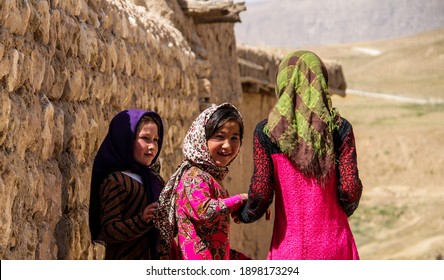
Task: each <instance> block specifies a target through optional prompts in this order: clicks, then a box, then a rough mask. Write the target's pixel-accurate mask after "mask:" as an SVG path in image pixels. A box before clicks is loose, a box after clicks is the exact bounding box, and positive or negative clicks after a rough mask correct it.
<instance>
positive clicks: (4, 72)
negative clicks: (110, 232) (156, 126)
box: [0, 0, 241, 259]
mask: <svg viewBox="0 0 444 280" xmlns="http://www.w3.org/2000/svg"><path fill="white" fill-rule="evenodd" d="M233 32H234V31H233V23H220V24H218V23H215V24H211V26H210V25H207V26H204V25H201V26H196V25H195V24H194V22H193V19H192V18H190V17H189V16H186V15H184V13H183V12H182V10H181V8H180V7H179V5H178V4H177V2H176V1H171V0H170V1H167V0H146V1H141V0H139V1H136V0H134V1H121V0H95V1H88V0H79V1H64V0H47V1H46V0H40V1H29V0H20V1H19V0H4V1H2V4H0V212H1V213H2V214H1V219H0V259H94V258H101V257H102V255H103V248H100V247H98V248H97V247H96V248H94V247H93V246H92V245H91V242H90V235H89V231H88V224H87V223H88V222H87V221H88V202H89V183H90V176H91V167H92V162H93V159H94V156H95V153H96V151H97V149H98V147H99V145H100V143H101V141H102V140H103V138H104V136H105V134H106V132H107V129H108V124H109V121H110V119H111V118H112V117H113V116H114V115H115V114H116V113H117V112H119V111H121V110H123V109H126V108H144V109H151V110H155V111H157V112H159V113H160V115H161V116H162V117H163V118H164V120H165V128H166V135H165V140H164V141H165V142H164V149H163V150H162V152H161V162H162V175H163V177H164V178H167V177H168V176H169V175H170V174H171V173H172V171H173V170H174V168H175V166H176V165H177V164H178V163H179V162H180V160H181V143H182V139H183V137H184V135H185V133H186V130H187V129H188V127H189V125H190V124H191V121H192V120H193V119H194V118H195V117H196V116H197V115H198V114H199V112H200V109H202V107H204V106H205V104H206V103H219V102H222V101H229V102H233V103H234V104H238V103H239V98H240V96H241V90H240V83H239V82H238V79H239V78H238V76H239V75H238V73H237V72H236V71H237V67H234V70H233V69H231V68H232V67H233V66H235V65H237V64H236V63H237V60H236V46H235V41H234V35H233ZM222 62H223V63H222ZM215 63H217V67H215ZM236 79H237V80H236ZM215 88H217V90H216V89H215Z"/></svg>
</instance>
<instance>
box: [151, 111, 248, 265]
mask: <svg viewBox="0 0 444 280" xmlns="http://www.w3.org/2000/svg"><path fill="white" fill-rule="evenodd" d="M242 137H243V121H242V116H241V115H240V113H239V111H238V110H237V109H236V108H235V107H234V106H233V105H231V104H229V103H224V104H221V105H219V106H213V107H210V108H208V109H206V110H205V111H203V112H202V113H201V114H200V115H199V116H198V117H197V118H196V120H195V121H194V122H193V123H192V125H191V127H190V129H189V130H188V133H187V135H186V136H185V139H184V143H183V149H182V151H183V155H184V158H185V159H184V160H183V161H182V163H181V165H180V166H179V167H178V168H177V170H176V171H175V172H174V174H173V175H172V176H171V178H170V180H169V182H168V183H167V184H166V186H165V188H164V189H163V191H162V193H161V194H160V198H159V209H158V211H157V213H156V218H155V224H156V226H157V227H158V229H159V230H160V232H161V235H162V237H163V239H164V240H167V241H169V242H168V244H167V246H165V248H163V249H161V250H163V251H164V252H169V247H170V246H169V245H170V244H173V243H174V240H173V239H174V237H175V236H176V235H177V242H178V252H177V253H178V255H177V257H178V258H179V259H225V260H229V259H249V258H248V257H247V256H245V255H244V254H242V253H239V252H236V251H234V250H232V249H231V248H230V239H229V232H230V214H231V213H234V212H236V211H237V210H239V208H240V207H241V206H242V204H243V202H244V201H245V200H246V199H247V194H246V193H243V194H237V195H234V196H230V195H229V194H228V191H227V190H226V189H225V187H224V185H223V183H222V180H223V179H224V177H225V176H226V175H227V173H228V167H227V166H228V165H229V164H230V163H231V162H232V161H233V160H234V159H235V158H236V156H237V154H238V153H239V150H240V146H241V144H242Z"/></svg>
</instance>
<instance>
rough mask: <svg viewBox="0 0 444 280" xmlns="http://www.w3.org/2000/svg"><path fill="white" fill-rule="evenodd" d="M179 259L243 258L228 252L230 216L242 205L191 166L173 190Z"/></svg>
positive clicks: (220, 185)
mask: <svg viewBox="0 0 444 280" xmlns="http://www.w3.org/2000/svg"><path fill="white" fill-rule="evenodd" d="M176 205H177V208H176V219H177V226H178V244H179V256H178V257H179V259H193V260H211V259H215V260H228V259H232V258H241V259H242V258H244V256H243V255H242V254H241V253H237V252H235V251H234V250H230V239H229V232H230V213H231V212H235V211H237V210H238V209H239V208H240V206H241V205H242V197H241V195H234V196H229V194H228V191H227V190H226V189H225V188H224V187H223V185H222V184H220V183H218V182H217V181H216V180H215V179H214V178H213V177H212V176H211V175H210V174H209V173H207V172H205V171H203V170H201V169H199V168H197V167H191V168H190V169H189V170H188V171H186V172H185V173H184V174H183V176H182V180H181V182H180V183H179V185H178V187H177V191H176Z"/></svg>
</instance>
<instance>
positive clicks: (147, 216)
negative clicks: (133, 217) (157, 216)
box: [142, 202, 159, 222]
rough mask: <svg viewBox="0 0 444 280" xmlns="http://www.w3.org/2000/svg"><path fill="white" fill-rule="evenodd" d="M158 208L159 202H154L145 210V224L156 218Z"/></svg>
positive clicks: (143, 215)
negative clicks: (155, 213)
mask: <svg viewBox="0 0 444 280" xmlns="http://www.w3.org/2000/svg"><path fill="white" fill-rule="evenodd" d="M158 206H159V204H158V203H157V202H153V203H151V204H150V205H148V206H147V207H146V208H145V209H143V213H142V220H144V221H145V222H149V221H151V220H152V219H153V218H154V212H155V211H156V210H157V207H158Z"/></svg>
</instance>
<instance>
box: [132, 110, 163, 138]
mask: <svg viewBox="0 0 444 280" xmlns="http://www.w3.org/2000/svg"><path fill="white" fill-rule="evenodd" d="M147 122H153V123H155V124H156V126H157V133H160V129H161V128H162V126H161V125H160V123H159V122H160V120H159V119H157V118H154V117H153V116H150V115H144V116H142V117H141V118H140V120H139V122H138V123H137V126H136V138H137V135H139V132H140V130H141V129H142V126H143V125H144V124H146V123H147Z"/></svg>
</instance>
